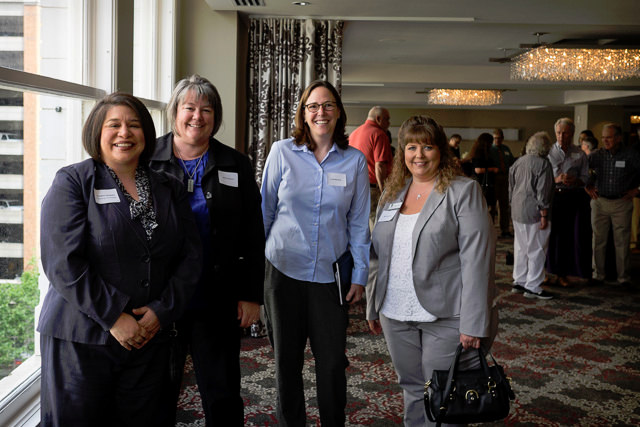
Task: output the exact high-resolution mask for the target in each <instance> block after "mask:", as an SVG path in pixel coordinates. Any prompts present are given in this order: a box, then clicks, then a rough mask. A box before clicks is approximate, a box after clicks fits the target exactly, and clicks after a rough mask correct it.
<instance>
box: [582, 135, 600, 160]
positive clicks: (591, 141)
mask: <svg viewBox="0 0 640 427" xmlns="http://www.w3.org/2000/svg"><path fill="white" fill-rule="evenodd" d="M580 148H582V151H584V154H586V155H587V156H589V155H590V154H591V152H592V151H594V150H595V149H596V148H598V140H597V139H596V138H595V137H593V136H588V137H586V138H584V139H582V140H581V141H580Z"/></svg>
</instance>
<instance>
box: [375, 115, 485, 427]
mask: <svg viewBox="0 0 640 427" xmlns="http://www.w3.org/2000/svg"><path fill="white" fill-rule="evenodd" d="M398 140H399V148H400V150H398V153H397V154H396V157H395V164H394V168H393V173H392V175H391V177H390V178H389V180H388V181H387V184H386V189H385V193H384V194H383V196H382V198H381V201H380V205H379V206H378V212H377V215H376V218H377V219H376V225H375V228H374V230H373V234H372V244H373V249H374V255H376V256H377V257H378V259H379V270H378V277H377V280H376V282H375V284H374V286H372V287H371V288H370V289H369V288H368V289H367V319H368V321H369V327H370V328H371V330H372V331H373V333H375V334H378V333H380V332H381V331H383V332H384V336H385V339H386V341H387V346H388V348H389V353H390V354H391V359H392V361H393V364H394V367H395V369H396V373H397V374H398V381H399V383H400V386H401V387H402V388H403V391H404V405H405V414H404V422H405V425H406V426H425V425H431V423H430V422H429V421H428V420H427V418H426V415H425V412H424V406H423V402H422V400H423V393H424V384H425V382H426V381H427V380H428V379H429V378H431V374H432V371H433V370H434V369H448V368H449V366H450V365H451V362H452V360H453V356H454V353H455V350H456V347H457V346H458V343H462V345H463V347H464V348H465V349H469V348H479V347H480V346H481V345H482V346H483V347H484V348H485V349H488V348H489V346H490V345H491V341H492V338H493V337H494V336H495V331H496V328H497V313H496V312H495V310H493V309H492V303H493V298H494V293H495V287H494V262H495V230H494V229H493V227H492V225H491V221H490V218H489V213H488V210H487V205H486V202H485V200H484V197H483V195H482V191H481V189H480V186H479V185H478V183H477V182H476V181H474V180H472V179H469V178H466V177H463V176H461V175H460V174H459V173H460V172H459V169H458V168H457V166H456V163H455V161H454V159H453V157H452V155H451V152H450V150H449V149H448V147H447V138H446V136H445V134H444V132H443V130H442V128H441V127H440V126H439V125H438V124H437V123H436V122H435V121H434V120H433V119H431V118H427V117H425V116H414V117H411V118H409V119H408V120H406V121H405V122H404V123H403V124H402V126H401V127H400V132H399V135H398ZM473 355H474V353H473V352H464V353H463V356H462V358H461V361H462V363H463V365H462V368H463V369H465V368H467V369H468V368H473V367H475V366H476V365H477V364H478V362H479V361H478V360H477V357H476V358H475V360H474V359H473Z"/></svg>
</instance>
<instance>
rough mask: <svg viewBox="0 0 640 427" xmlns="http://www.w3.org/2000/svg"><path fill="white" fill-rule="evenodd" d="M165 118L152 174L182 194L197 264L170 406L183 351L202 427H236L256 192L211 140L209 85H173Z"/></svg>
mask: <svg viewBox="0 0 640 427" xmlns="http://www.w3.org/2000/svg"><path fill="white" fill-rule="evenodd" d="M167 116H168V118H169V121H170V123H171V129H172V131H171V132H169V133H168V134H166V135H164V136H162V137H160V138H158V141H157V145H156V150H155V153H154V155H153V157H152V158H151V167H152V168H153V169H155V170H159V171H164V172H166V173H168V174H169V175H172V176H174V177H176V178H178V179H179V180H180V181H181V182H182V183H183V185H184V187H185V188H186V190H187V192H188V195H189V202H190V203H191V210H192V211H193V213H194V215H195V218H196V222H197V224H198V229H199V231H200V238H201V239H202V247H203V260H204V263H203V264H204V265H203V272H202V277H201V278H200V282H199V283H198V288H197V290H196V293H195V295H194V297H193V298H192V299H191V303H190V305H189V306H188V308H187V311H186V312H185V315H184V316H183V317H182V319H180V320H179V321H178V322H177V324H176V328H177V332H178V335H177V338H176V342H177V347H178V349H177V355H176V358H175V362H174V363H173V366H172V369H173V370H174V371H175V374H176V375H175V378H174V385H173V386H174V388H173V389H172V390H171V393H172V394H173V395H172V398H173V402H171V404H172V405H175V404H176V402H177V398H178V394H179V392H180V381H181V378H182V371H183V368H184V362H185V358H186V353H187V351H189V352H190V353H191V358H192V359H193V365H194V369H195V374H196V381H197V383H198V390H199V391H200V396H201V397H202V406H203V408H204V413H205V419H206V425H207V426H210V425H221V426H225V427H226V426H241V425H243V424H244V409H243V401H242V398H241V396H240V361H239V358H240V335H241V328H246V327H248V326H250V325H251V324H252V323H256V322H257V321H258V320H259V318H260V304H262V301H263V286H264V285H263V282H264V228H263V225H262V211H261V208H260V192H259V190H258V186H257V185H256V182H255V180H254V174H253V170H252V168H251V164H250V162H249V159H248V158H247V157H246V156H245V155H243V154H241V153H239V152H238V151H236V150H234V149H233V148H231V147H228V146H226V145H224V144H222V143H221V142H220V141H218V140H217V139H215V138H214V137H213V136H214V135H215V133H216V132H217V131H218V129H219V128H220V125H221V124H222V102H221V100H220V95H219V94H218V91H217V90H216V88H215V86H213V84H211V82H210V81H209V80H207V79H205V78H203V77H200V76H198V75H195V74H194V75H192V76H190V77H188V78H186V79H183V80H180V81H179V82H178V84H177V85H176V87H175V89H174V91H173V94H172V95H171V99H170V100H169V105H168V106H167Z"/></svg>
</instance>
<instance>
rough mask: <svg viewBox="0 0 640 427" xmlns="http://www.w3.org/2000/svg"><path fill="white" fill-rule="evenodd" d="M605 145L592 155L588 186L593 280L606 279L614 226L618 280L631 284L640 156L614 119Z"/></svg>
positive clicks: (605, 134) (604, 135)
mask: <svg viewBox="0 0 640 427" xmlns="http://www.w3.org/2000/svg"><path fill="white" fill-rule="evenodd" d="M602 146H603V147H602V148H601V149H599V150H597V151H595V152H594V153H592V154H591V156H590V157H589V167H590V168H591V169H593V171H594V174H593V176H592V177H590V179H589V182H588V183H587V186H586V187H585V190H586V192H587V193H588V194H589V196H590V197H591V225H592V227H593V260H594V263H595V271H594V273H593V280H594V282H596V283H598V284H600V283H602V282H603V281H604V278H605V258H606V248H607V238H608V237H609V228H610V227H612V228H613V242H614V245H615V252H616V270H617V273H618V284H621V285H629V284H631V283H630V280H631V277H630V275H629V240H630V237H631V214H632V212H633V202H632V200H633V198H634V197H637V196H638V195H639V194H640V189H639V188H638V186H639V185H640V156H639V155H638V153H637V151H635V150H634V149H632V148H629V147H625V146H623V145H622V129H621V127H620V125H618V124H615V123H608V124H606V125H604V127H603V128H602Z"/></svg>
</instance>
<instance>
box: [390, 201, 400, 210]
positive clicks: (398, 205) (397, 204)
mask: <svg viewBox="0 0 640 427" xmlns="http://www.w3.org/2000/svg"><path fill="white" fill-rule="evenodd" d="M401 207H402V202H395V203H391V205H389V210H393V209H400V208H401Z"/></svg>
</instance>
